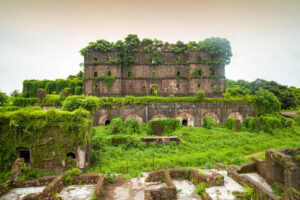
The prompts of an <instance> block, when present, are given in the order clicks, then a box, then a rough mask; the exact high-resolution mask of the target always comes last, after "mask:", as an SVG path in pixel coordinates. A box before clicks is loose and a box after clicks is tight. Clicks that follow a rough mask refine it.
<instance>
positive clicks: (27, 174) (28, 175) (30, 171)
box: [18, 167, 38, 181]
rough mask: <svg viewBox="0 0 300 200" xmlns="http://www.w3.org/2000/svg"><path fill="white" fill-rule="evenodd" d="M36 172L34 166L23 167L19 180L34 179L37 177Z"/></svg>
mask: <svg viewBox="0 0 300 200" xmlns="http://www.w3.org/2000/svg"><path fill="white" fill-rule="evenodd" d="M37 178H38V176H37V172H36V170H35V168H33V167H30V168H27V167H26V168H25V171H24V172H23V173H22V174H21V175H20V176H19V177H18V180H19V181H25V180H34V179H37Z"/></svg>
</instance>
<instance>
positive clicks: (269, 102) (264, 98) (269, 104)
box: [256, 89, 281, 114]
mask: <svg viewBox="0 0 300 200" xmlns="http://www.w3.org/2000/svg"><path fill="white" fill-rule="evenodd" d="M256 102H257V104H258V106H259V108H260V114H275V113H277V112H279V111H280V106H281V104H280V101H279V100H278V99H277V97H276V96H275V95H274V94H273V93H271V92H269V91H267V90H263V89H259V90H258V91H257V92H256Z"/></svg>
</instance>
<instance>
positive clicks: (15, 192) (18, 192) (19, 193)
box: [0, 186, 45, 200]
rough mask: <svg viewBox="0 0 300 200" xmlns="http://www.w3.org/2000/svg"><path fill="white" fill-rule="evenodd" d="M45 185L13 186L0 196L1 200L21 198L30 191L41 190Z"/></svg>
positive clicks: (20, 199)
mask: <svg viewBox="0 0 300 200" xmlns="http://www.w3.org/2000/svg"><path fill="white" fill-rule="evenodd" d="M44 188H45V186H41V187H28V188H15V189H11V190H9V192H8V193H6V194H5V195H3V196H1V197H0V199H1V200H22V198H23V197H24V196H25V195H27V194H30V193H38V192H42V191H43V189H44Z"/></svg>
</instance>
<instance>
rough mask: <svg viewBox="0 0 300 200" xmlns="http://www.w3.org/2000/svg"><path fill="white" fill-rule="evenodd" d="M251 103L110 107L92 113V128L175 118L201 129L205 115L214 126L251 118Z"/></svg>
mask: <svg viewBox="0 0 300 200" xmlns="http://www.w3.org/2000/svg"><path fill="white" fill-rule="evenodd" d="M255 114H256V112H255V106H254V104H253V103H245V102H235V103H214V102H200V103H152V104H143V105H124V106H112V107H111V108H110V109H107V108H100V109H99V110H97V111H96V112H95V114H94V122H93V123H94V125H95V126H97V125H105V124H106V123H108V122H109V121H110V120H112V119H113V118H116V117H122V118H123V119H124V120H125V121H126V120H128V119H131V118H134V119H136V120H137V121H138V122H140V123H142V122H143V123H146V122H148V121H149V120H154V119H163V118H177V119H179V120H180V121H181V123H182V122H183V121H184V120H186V124H187V125H188V126H202V124H203V118H204V117H205V116H210V117H212V118H213V119H214V120H215V122H216V123H224V122H226V119H227V118H228V117H233V118H238V119H239V120H240V121H241V122H242V121H243V119H244V118H245V117H249V116H255Z"/></svg>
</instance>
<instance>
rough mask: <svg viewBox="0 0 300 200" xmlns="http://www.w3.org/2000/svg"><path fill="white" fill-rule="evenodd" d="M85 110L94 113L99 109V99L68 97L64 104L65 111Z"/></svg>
mask: <svg viewBox="0 0 300 200" xmlns="http://www.w3.org/2000/svg"><path fill="white" fill-rule="evenodd" d="M80 107H82V108H84V109H86V110H88V111H90V112H91V113H93V112H94V111H95V110H96V109H97V108H99V99H98V98H97V97H93V96H85V95H81V96H68V97H67V98H66V100H65V101H64V102H63V110H67V111H73V110H76V109H78V108H80Z"/></svg>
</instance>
